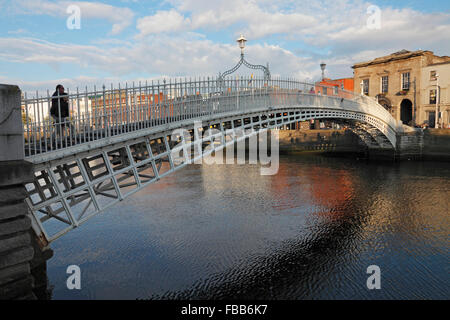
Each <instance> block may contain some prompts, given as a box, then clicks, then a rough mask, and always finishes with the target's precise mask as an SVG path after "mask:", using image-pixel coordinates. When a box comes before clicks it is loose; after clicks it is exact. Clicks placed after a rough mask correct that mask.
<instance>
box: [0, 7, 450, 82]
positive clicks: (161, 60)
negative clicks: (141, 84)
mask: <svg viewBox="0 0 450 320" xmlns="http://www.w3.org/2000/svg"><path fill="white" fill-rule="evenodd" d="M22 2H24V3H27V4H28V6H26V7H25V8H26V10H31V9H33V8H34V6H38V7H39V8H35V9H36V10H37V11H39V12H41V11H45V10H49V12H50V13H47V14H51V15H55V16H56V15H58V16H59V15H62V13H61V12H60V11H58V10H61V8H59V7H58V6H55V3H57V4H61V3H68V2H65V1H59V2H50V1H41V0H37V1H22ZM168 2H169V3H170V4H172V6H173V8H171V9H168V10H160V11H157V12H156V13H154V14H153V15H150V16H147V17H142V18H140V19H138V20H137V24H136V31H137V36H135V34H132V35H130V36H129V37H128V38H127V39H126V40H124V41H122V40H121V41H118V40H117V39H111V38H109V39H108V38H102V39H101V40H99V41H96V42H95V45H78V44H59V43H53V42H45V41H41V40H38V39H24V38H19V37H18V36H17V35H16V37H17V38H13V39H12V38H0V59H2V60H6V61H12V62H16V63H24V62H34V63H41V64H48V65H49V66H51V67H52V68H55V65H56V66H57V65H63V64H72V65H73V64H74V65H77V66H80V67H82V68H86V70H94V71H98V70H100V71H101V72H102V74H105V73H106V74H109V75H111V77H117V78H119V79H123V78H124V77H127V76H128V75H136V74H139V75H145V74H148V75H151V76H153V75H158V74H159V75H168V76H196V75H217V74H218V72H219V71H224V70H226V69H228V68H230V67H232V66H233V65H234V64H235V63H236V62H237V61H238V59H239V48H237V46H236V44H235V43H234V42H232V43H230V44H223V43H220V41H213V40H212V39H210V38H208V36H209V31H211V30H217V31H219V32H220V33H224V32H226V33H230V34H231V35H238V34H239V33H241V32H243V33H244V34H245V35H246V37H247V38H248V39H249V42H248V45H247V48H246V57H247V59H248V60H249V61H250V62H251V63H261V64H265V63H266V62H270V69H271V71H272V73H273V74H274V75H283V76H291V77H297V78H299V79H309V80H311V79H314V78H316V77H318V76H319V75H320V69H319V67H318V64H319V62H320V61H321V60H324V61H325V62H326V63H327V74H328V75H329V76H331V77H341V76H351V74H352V69H351V68H350V67H351V65H352V64H354V63H356V62H360V61H366V60H369V59H372V58H375V57H377V56H381V55H385V54H389V53H392V52H394V51H398V50H400V49H403V48H404V49H408V50H415V49H427V50H432V51H435V52H436V53H437V54H441V55H445V54H448V53H449V51H450V14H449V13H423V12H419V11H415V10H412V9H394V8H390V7H388V8H383V9H382V12H381V13H382V15H381V18H382V21H381V26H382V27H381V30H370V29H369V28H367V25H366V21H367V18H368V15H367V8H368V7H369V6H370V5H371V4H370V3H368V2H365V1H362V0H335V1H333V2H330V1H324V0H310V1H307V2H306V1H301V2H300V1H291V0H280V1H276V2H273V1H269V0H259V1H255V0H251V1H244V0H229V1H225V0H224V1H222V0H220V1H211V0H168ZM32 3H37V4H35V5H33V4H32ZM90 4H93V7H92V8H91V9H92V10H89V9H88V7H84V8H85V9H83V12H84V11H90V13H89V14H91V16H92V17H97V18H104V19H108V20H109V21H111V22H113V23H115V24H117V27H116V29H115V30H116V32H118V31H117V30H123V28H125V27H126V25H127V23H130V21H132V20H133V13H132V12H131V13H130V14H128V16H127V14H125V15H123V16H122V15H121V13H122V11H121V10H122V9H123V8H116V7H111V6H109V7H108V8H109V9H108V10H112V11H111V12H110V13H111V15H112V16H115V18H113V17H109V18H108V17H107V15H108V13H106V12H109V11H108V10H106V9H105V10H106V11H105V12H103V11H102V10H101V9H102V8H106V7H103V6H107V5H104V4H99V3H90ZM83 5H86V3H85V2H83ZM64 8H65V7H64ZM117 10H118V11H117ZM128 10H129V9H128ZM63 12H64V14H65V11H64V10H63ZM125 12H126V11H125ZM268 36H270V38H268V39H270V43H262V42H261V41H258V42H257V44H255V42H254V41H252V40H255V39H264V38H267V37H268ZM267 41H269V40H267ZM286 48H291V49H289V50H288V49H286ZM295 48H296V49H295ZM84 71H85V70H83V72H84ZM94 71H93V73H94Z"/></svg>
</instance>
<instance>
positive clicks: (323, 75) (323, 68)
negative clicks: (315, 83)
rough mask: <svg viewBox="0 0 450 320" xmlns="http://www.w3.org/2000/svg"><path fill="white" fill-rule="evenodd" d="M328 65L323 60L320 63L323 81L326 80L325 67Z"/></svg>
mask: <svg viewBox="0 0 450 320" xmlns="http://www.w3.org/2000/svg"><path fill="white" fill-rule="evenodd" d="M326 67H327V65H326V63H324V62H322V63H321V64H320V69H322V81H323V80H325V68H326Z"/></svg>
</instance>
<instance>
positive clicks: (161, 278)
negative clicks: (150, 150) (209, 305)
mask: <svg viewBox="0 0 450 320" xmlns="http://www.w3.org/2000/svg"><path fill="white" fill-rule="evenodd" d="M259 173H260V170H259V167H258V166H256V165H221V166H208V165H204V166H189V167H187V168H185V169H183V170H181V171H179V172H177V173H175V174H173V175H172V176H169V177H167V178H165V179H163V180H162V181H160V182H159V183H157V184H154V185H151V186H149V187H147V188H146V189H144V190H142V191H140V192H138V193H137V194H135V195H133V196H132V197H131V198H129V199H127V200H125V201H123V202H122V203H120V204H118V205H117V206H115V207H113V208H112V209H110V210H109V211H108V212H107V213H104V214H101V215H99V216H97V217H95V218H93V219H92V220H91V221H90V222H89V223H87V224H85V225H83V226H82V227H81V228H79V229H76V230H74V231H72V232H70V233H69V234H67V235H66V236H64V237H63V238H61V239H59V240H57V241H56V242H55V243H54V244H53V249H54V251H55V255H54V257H53V258H52V259H51V260H49V261H48V276H49V279H50V283H51V285H52V286H54V289H53V298H55V299H77V298H88V299H105V298H113V299H135V298H152V299H160V298H163V299H167V298H169V299H173V298H175V299H182V298H187V299H210V298H217V299H222V298H223V299H225V298H242V299H263V298H268V299H366V298H387V299H389V298H394V299H416V298H441V299H447V298H449V289H448V288H449V287H450V286H449V285H450V281H449V279H448V271H449V270H448V262H449V259H448V257H449V255H448V247H449V246H448V244H449V243H448V234H449V215H448V213H449V196H450V183H449V182H450V169H449V168H448V165H447V164H445V163H432V162H424V163H407V162H404V163H401V164H392V163H387V164H375V163H366V162H357V161H354V160H350V159H336V158H335V159H332V158H324V157H318V156H303V155H302V156H288V157H283V158H281V159H280V171H279V173H278V174H277V175H275V176H261V175H260V174H259ZM72 264H75V265H79V266H80V268H81V270H82V290H81V291H69V290H67V288H66V279H67V274H66V273H65V271H66V268H67V266H69V265H72ZM372 264H376V265H378V266H380V268H381V271H382V290H375V291H369V290H368V289H367V287H366V280H367V277H368V275H367V274H366V269H367V267H368V266H369V265H372Z"/></svg>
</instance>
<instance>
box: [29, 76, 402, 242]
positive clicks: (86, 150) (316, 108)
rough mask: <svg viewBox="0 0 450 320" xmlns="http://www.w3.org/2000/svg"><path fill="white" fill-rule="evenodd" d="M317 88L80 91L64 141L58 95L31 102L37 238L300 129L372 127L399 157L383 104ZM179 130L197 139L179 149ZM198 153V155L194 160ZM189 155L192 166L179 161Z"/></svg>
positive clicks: (286, 83)
mask: <svg viewBox="0 0 450 320" xmlns="http://www.w3.org/2000/svg"><path fill="white" fill-rule="evenodd" d="M219 84H220V86H219ZM316 87H317V86H314V85H310V84H305V83H301V82H298V81H294V80H281V79H275V80H270V81H267V80H265V79H250V78H249V79H246V78H241V79H224V80H221V81H218V80H217V79H214V80H211V79H209V78H208V79H200V80H197V81H184V82H183V81H169V82H167V81H163V84H161V83H159V82H158V83H157V84H156V85H154V84H153V83H152V85H151V86H148V85H147V84H146V86H145V87H143V86H142V84H141V83H139V86H138V87H136V86H134V85H133V86H132V87H128V85H126V86H125V89H121V88H120V86H119V89H118V90H114V89H113V88H112V87H111V89H110V90H106V88H105V87H103V88H102V90H101V91H100V92H99V91H97V90H94V92H90V93H89V92H87V91H86V92H85V93H84V94H80V93H79V91H78V90H77V92H76V93H75V94H73V95H68V96H67V97H68V99H69V101H70V105H71V106H72V107H76V112H75V114H73V115H72V117H71V118H70V119H67V120H62V122H61V123H65V124H67V128H68V129H67V130H66V132H64V133H63V134H61V135H59V136H58V135H55V134H54V131H55V130H54V128H53V126H54V125H53V124H52V123H51V122H50V121H49V119H46V117H45V112H44V111H45V110H48V109H49V106H50V99H51V98H50V97H49V95H47V97H46V98H36V97H35V98H32V99H25V100H24V101H23V103H24V106H25V108H26V110H27V112H29V110H36V111H35V112H36V113H34V114H35V115H38V117H37V119H31V120H32V121H30V119H28V117H27V120H26V124H24V130H25V139H26V146H25V152H26V160H28V161H30V162H33V163H34V164H35V172H36V174H35V176H36V178H35V181H34V183H32V184H29V185H27V190H28V193H29V197H28V199H27V203H28V205H29V207H30V211H31V213H32V215H33V221H34V224H33V228H34V230H35V231H36V233H37V234H38V235H39V236H40V238H41V239H42V238H43V239H44V240H45V242H51V241H54V240H55V239H57V238H59V237H60V236H62V235H63V234H65V233H67V232H68V231H70V230H72V229H73V228H76V227H78V226H80V225H82V224H83V223H84V222H86V221H87V220H88V219H90V218H91V217H93V216H95V215H96V214H98V213H100V212H103V211H104V210H105V209H107V208H109V207H111V206H113V205H115V204H116V203H117V202H119V201H121V200H123V199H124V198H126V197H128V196H130V195H131V194H133V193H135V192H137V191H138V190H140V189H142V188H144V187H146V186H147V185H148V184H151V183H153V182H156V181H158V180H160V179H162V178H163V177H165V176H166V175H168V174H171V173H172V172H174V171H176V170H179V169H181V168H183V167H184V166H186V165H187V164H189V163H191V162H193V161H195V160H198V159H201V158H203V157H205V156H207V155H209V154H211V153H212V152H214V151H218V150H220V149H223V148H225V147H227V146H229V145H231V144H234V143H236V142H238V141H242V140H243V139H247V138H250V137H252V136H254V135H257V134H259V133H261V132H264V131H265V130H268V129H274V128H280V127H283V126H285V125H287V124H291V123H296V122H299V121H306V120H310V119H347V120H352V121H356V122H358V123H364V124H365V126H361V127H360V128H362V129H363V130H367V131H368V132H369V134H371V135H374V134H375V137H374V139H378V138H379V137H377V136H376V133H378V132H379V133H381V134H382V135H384V136H385V140H386V141H389V142H390V144H391V145H392V148H395V146H396V133H397V132H398V131H399V130H401V126H399V124H398V123H397V121H396V120H395V119H393V118H392V116H391V115H390V114H389V112H387V111H386V110H385V109H384V108H383V107H382V106H381V105H379V104H378V103H376V101H374V100H372V99H370V98H368V97H363V96H355V95H354V94H353V93H351V92H346V91H343V90H341V89H339V90H338V91H337V92H336V91H334V90H327V91H328V92H330V93H332V94H333V95H316V94H313V93H309V90H308V89H310V88H316ZM315 91H317V88H316V90H315ZM321 92H323V91H322V90H321ZM81 101H84V106H81V105H80V104H81ZM99 101H101V102H100V103H99ZM30 106H31V107H30ZM83 109H84V112H83V113H82V114H80V112H81V111H80V110H83ZM72 111H74V109H72ZM47 114H48V112H47ZM28 115H30V113H28ZM31 118H32V117H31ZM254 118H257V119H258V121H256V122H255V121H254ZM196 122H201V123H202V126H204V127H205V128H206V127H210V126H213V127H215V128H217V130H219V133H217V134H215V135H213V136H209V137H202V136H200V135H199V132H198V131H197V130H194V129H195V128H196V127H195V123H196ZM69 124H70V125H69ZM180 128H182V129H185V130H188V131H189V132H191V136H192V141H191V142H190V143H188V142H187V141H186V139H185V137H180V138H177V141H173V140H172V138H173V137H172V132H173V130H175V129H180ZM372 130H376V133H374V132H372ZM67 131H68V132H67ZM241 133H243V134H241ZM230 137H231V138H230ZM374 141H375V140H374ZM180 142H181V145H180ZM174 144H178V146H174ZM208 145H211V146H212V147H211V148H207V146H208ZM192 148H194V149H195V148H196V149H197V150H198V151H199V152H198V154H194V155H193V156H192V155H190V154H189V152H188V150H191V149H192ZM180 151H182V152H183V155H184V158H183V161H181V162H180V161H178V160H179V159H176V160H177V161H174V155H176V154H178V152H180ZM56 223H59V224H60V225H59V226H56V225H55V224H56ZM47 225H49V226H47Z"/></svg>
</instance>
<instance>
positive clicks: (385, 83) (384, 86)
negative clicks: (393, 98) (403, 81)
mask: <svg viewBox="0 0 450 320" xmlns="http://www.w3.org/2000/svg"><path fill="white" fill-rule="evenodd" d="M388 90H389V77H388V76H384V77H381V93H387V92H388Z"/></svg>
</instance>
